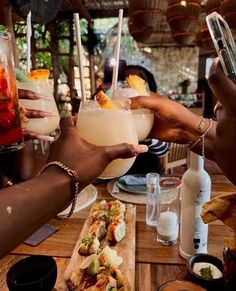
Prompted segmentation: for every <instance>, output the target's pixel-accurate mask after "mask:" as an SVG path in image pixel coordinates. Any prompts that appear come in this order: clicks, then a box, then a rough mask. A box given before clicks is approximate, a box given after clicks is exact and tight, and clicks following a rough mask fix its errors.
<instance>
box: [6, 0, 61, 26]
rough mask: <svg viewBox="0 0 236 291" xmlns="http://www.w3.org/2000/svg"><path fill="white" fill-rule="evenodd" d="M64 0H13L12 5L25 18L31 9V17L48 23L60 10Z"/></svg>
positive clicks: (34, 20) (33, 19) (35, 20)
mask: <svg viewBox="0 0 236 291" xmlns="http://www.w3.org/2000/svg"><path fill="white" fill-rule="evenodd" d="M62 2H63V1H62V0H50V1H42V0H27V1H26V0H12V1H11V3H12V6H13V8H14V9H15V10H16V12H17V13H18V14H19V15H20V16H22V17H23V18H25V17H26V16H27V14H28V13H29V11H31V19H32V21H33V22H36V23H47V22H49V21H51V20H52V19H53V18H54V17H55V16H56V15H57V13H58V12H59V10H60V7H61V4H62Z"/></svg>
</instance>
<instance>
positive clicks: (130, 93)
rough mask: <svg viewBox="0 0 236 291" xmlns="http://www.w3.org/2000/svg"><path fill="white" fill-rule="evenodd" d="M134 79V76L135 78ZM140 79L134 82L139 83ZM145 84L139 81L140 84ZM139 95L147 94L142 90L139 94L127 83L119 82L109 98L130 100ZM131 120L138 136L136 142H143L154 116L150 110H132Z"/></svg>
mask: <svg viewBox="0 0 236 291" xmlns="http://www.w3.org/2000/svg"><path fill="white" fill-rule="evenodd" d="M135 77H136V76H135ZM140 79H141V78H138V79H136V80H138V81H140ZM142 81H143V82H145V81H144V80H142V79H141V82H142ZM139 95H144V96H148V95H149V93H148V92H147V90H142V91H141V92H139V91H138V89H133V88H131V87H130V85H129V83H128V82H127V81H124V82H119V83H118V86H117V89H116V90H115V91H113V92H112V94H111V98H112V99H117V98H124V99H127V98H132V97H136V96H139ZM132 114H133V119H134V124H135V128H136V131H137V135H138V141H144V140H145V139H146V138H147V137H148V134H149V133H150V131H151V129H152V126H153V122H154V114H153V112H152V111H151V110H149V109H146V108H140V109H135V110H132Z"/></svg>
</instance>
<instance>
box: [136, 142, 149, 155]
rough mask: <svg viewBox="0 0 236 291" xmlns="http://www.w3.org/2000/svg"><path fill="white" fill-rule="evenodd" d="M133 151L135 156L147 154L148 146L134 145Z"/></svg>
mask: <svg viewBox="0 0 236 291" xmlns="http://www.w3.org/2000/svg"><path fill="white" fill-rule="evenodd" d="M134 149H135V153H136V154H141V153H146V152H148V146H146V145H144V144H139V145H134Z"/></svg>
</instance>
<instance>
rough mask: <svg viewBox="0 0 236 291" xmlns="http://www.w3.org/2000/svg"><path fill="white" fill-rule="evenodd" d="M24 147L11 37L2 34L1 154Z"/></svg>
mask: <svg viewBox="0 0 236 291" xmlns="http://www.w3.org/2000/svg"><path fill="white" fill-rule="evenodd" d="M23 146H24V144H23V136H22V129H21V122H20V112H19V107H18V94H17V89H16V79H15V74H14V68H13V53H12V43H11V37H10V34H8V33H5V32H3V33H0V153H1V152H8V151H15V150H18V149H21V148H22V147H23Z"/></svg>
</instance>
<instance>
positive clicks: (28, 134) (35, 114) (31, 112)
mask: <svg viewBox="0 0 236 291" xmlns="http://www.w3.org/2000/svg"><path fill="white" fill-rule="evenodd" d="M18 95H19V99H27V100H39V99H44V100H50V98H48V97H47V96H44V95H42V94H39V93H36V92H33V91H30V90H24V89H18ZM20 114H21V123H22V127H23V134H24V139H25V140H29V139H34V138H37V139H40V140H47V141H53V138H52V137H51V136H47V135H41V134H37V133H35V132H32V131H28V130H25V129H24V124H25V123H27V122H29V118H44V117H50V116H55V114H54V113H52V112H48V111H42V110H35V109H27V108H25V107H24V106H22V105H20Z"/></svg>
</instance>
